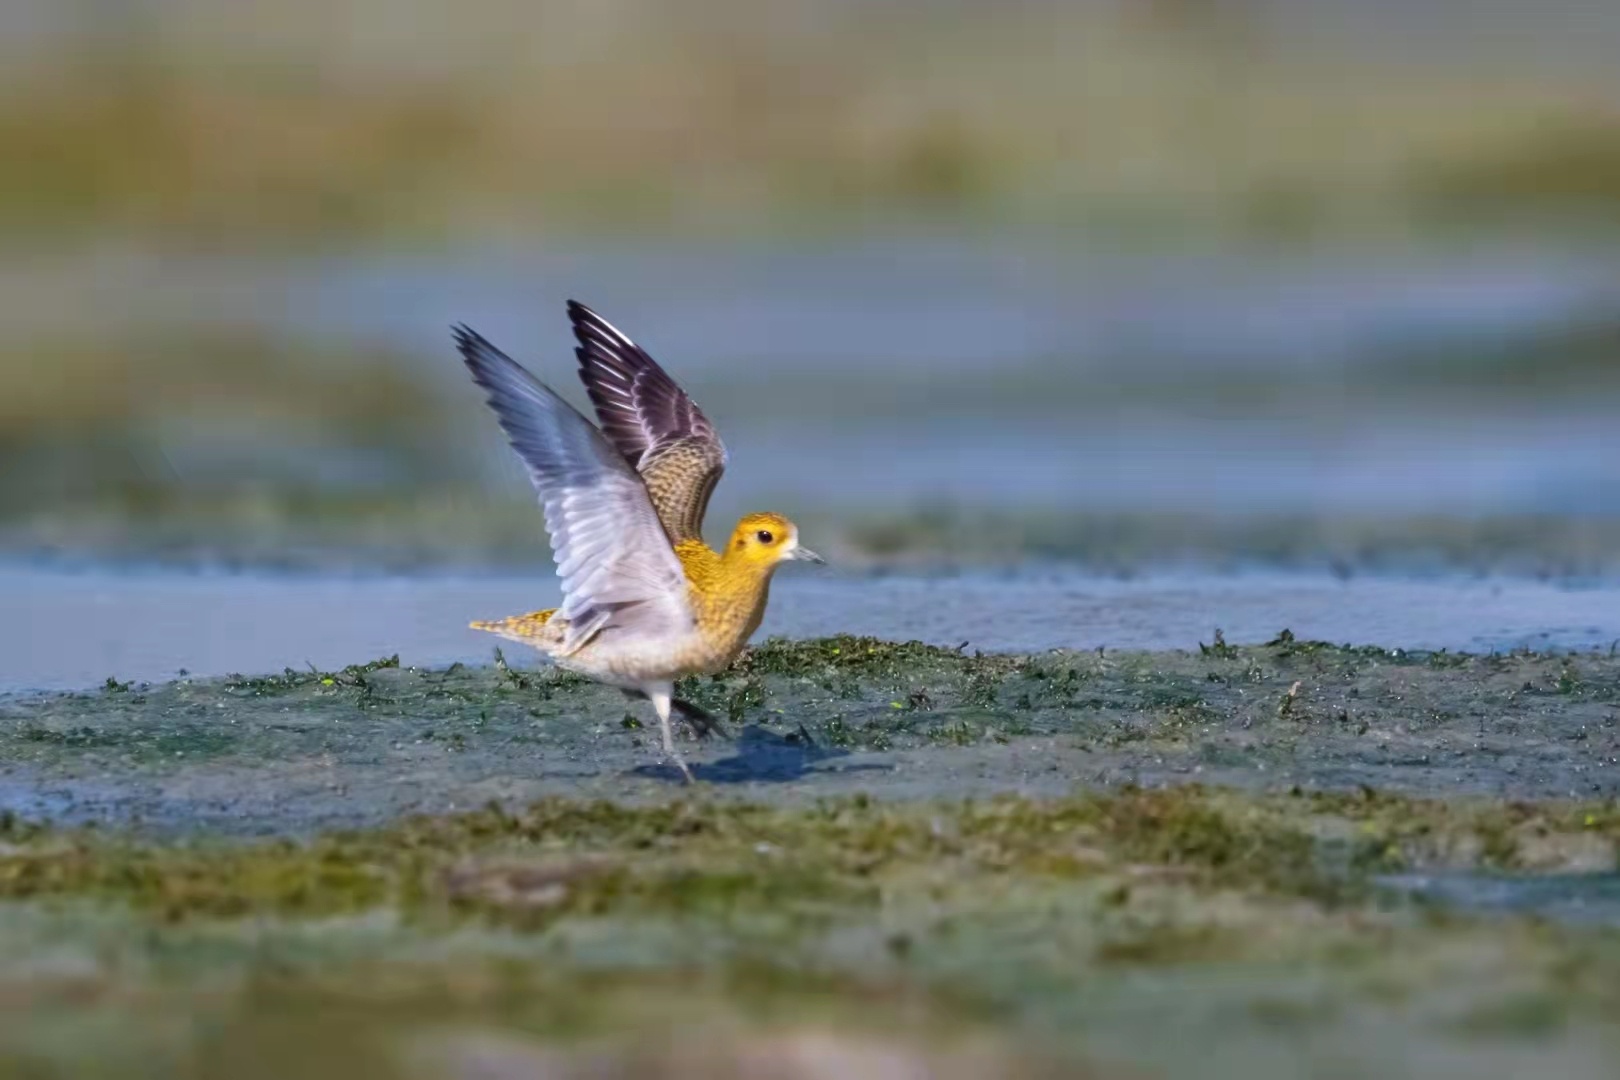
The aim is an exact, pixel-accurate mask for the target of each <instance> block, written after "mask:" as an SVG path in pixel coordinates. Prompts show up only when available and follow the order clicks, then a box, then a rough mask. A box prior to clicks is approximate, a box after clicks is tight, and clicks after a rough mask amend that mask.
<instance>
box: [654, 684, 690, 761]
mask: <svg viewBox="0 0 1620 1080" xmlns="http://www.w3.org/2000/svg"><path fill="white" fill-rule="evenodd" d="M674 689H675V688H674V687H673V686H670V685H669V684H668V683H666V684H664V685H663V686H660V687H658V688H657V689H649V690H648V691H647V696H648V697H650V698H652V703H653V709H654V710H656V711H657V713H658V726H659V727H660V728H662V729H663V733H664V754H665V755H666V756H667V757H668V758H669V759H670V760H671V761H673V762H674V763H675V764H676V766H677V767H679V769H680V770H681V775H682V776H684V777H686V782H687V783H688V784H690V783H691V782H692V770H691V769H688V768H687V767H686V762H685V761H684V760H683V759H682V758H681V754H680V751H679V750H676V749H675V735H674V733H673V732H672V731H671V730H670V727H669V706H670V697H671V694H672V693H673V691H674Z"/></svg>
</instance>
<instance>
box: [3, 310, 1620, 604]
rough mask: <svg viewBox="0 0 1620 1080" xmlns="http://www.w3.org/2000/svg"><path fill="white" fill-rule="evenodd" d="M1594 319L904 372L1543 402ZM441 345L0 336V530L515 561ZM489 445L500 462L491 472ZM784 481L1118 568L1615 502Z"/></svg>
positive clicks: (1341, 551)
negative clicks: (1104, 374)
mask: <svg viewBox="0 0 1620 1080" xmlns="http://www.w3.org/2000/svg"><path fill="white" fill-rule="evenodd" d="M1615 335H1616V331H1615V330H1614V328H1612V327H1574V326H1572V327H1566V328H1562V329H1560V330H1558V331H1556V332H1554V333H1552V334H1549V335H1543V336H1541V337H1537V338H1535V339H1533V340H1527V341H1524V342H1520V343H1518V344H1516V345H1515V344H1514V343H1511V342H1502V343H1501V344H1500V345H1499V346H1498V347H1497V348H1496V349H1495V350H1494V351H1490V352H1489V353H1486V354H1481V353H1477V352H1474V351H1470V352H1468V353H1467V354H1466V355H1460V354H1457V353H1454V352H1450V351H1446V350H1433V351H1429V352H1423V351H1414V350H1412V349H1397V350H1395V351H1393V352H1392V353H1391V355H1390V358H1389V359H1388V360H1387V361H1385V362H1382V363H1370V364H1368V365H1366V367H1365V371H1366V374H1365V376H1358V377H1357V378H1356V379H1355V380H1352V381H1351V382H1349V383H1346V382H1345V381H1344V378H1343V376H1342V375H1341V374H1340V373H1338V372H1336V371H1334V370H1331V369H1328V370H1325V371H1324V370H1316V369H1307V370H1297V371H1292V372H1277V371H1269V372H1262V373H1247V374H1245V373H1221V372H1211V373H1207V374H1202V373H1196V372H1194V373H1189V374H1186V375H1180V376H1177V379H1176V381H1175V384H1174V385H1173V386H1168V387H1167V386H1166V384H1165V383H1164V379H1163V376H1155V377H1153V378H1148V379H1146V380H1136V379H1133V378H1132V375H1131V373H1130V372H1129V371H1128V370H1125V369H1123V368H1120V369H1119V372H1118V377H1117V378H1110V379H1109V380H1108V381H1107V383H1106V384H1104V385H1094V384H1088V385H1087V388H1086V390H1085V393H1084V395H1083V397H1082V396H1081V395H1080V394H1079V392H1078V390H1077V389H1076V388H1075V385H1074V384H1073V382H1072V381H1071V380H1069V379H1068V378H1067V377H1065V376H1063V375H1062V374H1061V369H1062V367H1063V364H1062V363H1061V362H1060V361H1058V360H1056V359H1054V360H1053V361H1052V369H1051V371H1050V372H1048V373H1047V375H1045V376H1042V375H1040V374H1039V373H1038V372H1037V373H1036V374H1035V375H1032V376H1030V377H1027V378H1022V379H1014V380H1008V379H1005V378H1003V377H1002V376H1001V373H999V372H997V371H995V370H991V369H988V368H987V369H986V370H985V371H983V372H982V373H978V374H965V375H963V376H961V377H959V378H956V379H954V380H953V381H952V382H951V383H949V384H937V383H936V384H933V385H932V386H931V388H929V389H928V391H927V393H928V399H929V400H930V402H931V408H934V409H936V410H938V411H939V413H940V415H943V416H954V417H958V418H960V417H962V416H972V415H979V414H975V413H973V412H972V410H973V409H975V408H977V409H979V410H981V412H982V415H984V416H986V417H989V418H991V419H992V421H993V422H1005V418H1007V417H1015V416H1029V415H1044V413H1043V412H1042V410H1045V411H1046V412H1050V410H1051V409H1053V408H1057V409H1059V410H1060V411H1062V412H1063V413H1064V414H1065V415H1069V416H1071V417H1072V418H1073V420H1074V422H1077V423H1078V422H1084V419H1085V418H1086V417H1090V416H1104V415H1107V414H1109V413H1111V412H1113V411H1115V410H1119V409H1124V408H1130V407H1132V406H1134V405H1137V404H1140V403H1148V404H1156V405H1157V406H1159V407H1167V408H1192V409H1196V410H1197V411H1198V412H1199V413H1200V414H1201V415H1206V416H1208V415H1216V413H1214V412H1213V411H1212V410H1216V409H1227V410H1230V412H1231V417H1232V422H1234V423H1248V422H1253V419H1254V417H1255V416H1257V415H1273V414H1274V415H1278V416H1294V417H1296V418H1297V417H1299V416H1302V415H1308V414H1309V410H1313V409H1314V410H1321V409H1322V408H1323V407H1324V406H1323V404H1322V402H1323V401H1324V399H1326V400H1328V401H1329V403H1330V405H1331V406H1332V408H1336V409H1342V408H1344V407H1346V402H1348V401H1354V403H1355V405H1354V407H1355V409H1356V410H1357V411H1361V412H1365V413H1367V414H1368V415H1377V414H1378V412H1379V410H1380V409H1383V408H1386V407H1387V406H1388V405H1389V404H1390V403H1393V402H1399V403H1400V404H1401V405H1402V406H1403V407H1405V408H1411V407H1413V406H1414V405H1419V406H1421V404H1422V403H1424V402H1433V403H1435V404H1436V406H1439V405H1441V404H1442V403H1445V404H1455V403H1456V402H1457V401H1458V400H1459V399H1470V398H1471V399H1474V400H1484V401H1491V400H1496V401H1519V400H1527V401H1528V400H1541V401H1555V402H1556V401H1561V400H1579V399H1581V397H1582V395H1587V396H1589V395H1591V394H1593V393H1611V392H1613V390H1614V389H1616V388H1617V387H1620V364H1617V363H1616V362H1615V357H1616V355H1617V350H1620V343H1617V341H1616V336H1615ZM445 365H448V366H449V367H450V369H451V370H450V371H449V372H448V374H446V373H444V372H439V371H436V370H435V364H434V363H431V362H429V360H428V359H427V358H424V357H421V356H416V355H413V354H411V353H408V352H404V351H401V350H397V349H391V348H387V347H382V346H378V345H367V344H365V343H356V342H346V341H339V340H332V341H320V340H313V339H311V340H297V339H293V338H288V337H284V336H278V335H276V334H273V333H266V332H262V331H253V330H250V329H246V328H242V329H236V330H228V329H206V328H202V327H198V326H192V327H186V326H171V327H169V328H167V329H147V330H142V331H138V332H128V331H121V330H110V331H107V332H106V333H104V334H99V335H98V334H93V333H92V334H87V335H86V336H84V337H82V338H79V339H76V340H69V339H64V338H60V337H57V338H50V339H47V340H44V341H42V342H41V343H39V344H36V345H33V346H30V347H26V348H18V349H15V350H13V351H9V352H6V353H0V551H6V552H11V553H33V554H47V555H62V556H87V557H114V558H117V557H125V556H129V557H135V558H141V559H146V558H157V559H162V560H177V561H180V562H193V561H197V560H202V561H213V560H222V561H225V562H227V563H242V564H252V565H264V566H305V567H321V566H327V567H351V566H353V567H373V568H391V569H402V570H407V569H418V568H428V567H434V566H469V567H472V566H489V565H499V566H533V565H541V564H543V560H544V559H545V558H546V557H547V548H546V544H545V534H544V531H543V529H542V522H541V518H540V515H539V513H538V511H537V509H536V507H535V505H534V502H533V500H532V497H531V496H530V493H529V488H528V485H527V484H526V483H525V482H524V481H523V479H522V476H521V472H520V470H519V469H518V468H517V466H516V464H515V462H513V461H511V460H510V459H509V458H508V452H507V451H506V449H505V447H504V443H503V442H502V441H501V438H500V436H499V433H498V431H497V430H496V429H495V426H494V425H493V424H491V423H490V422H489V420H488V417H487V416H486V415H485V411H484V409H483V407H482V405H481V403H480V400H479V398H478V395H477V394H476V393H474V392H472V391H471V390H470V389H469V388H467V387H464V386H462V385H461V384H460V381H459V379H456V378H455V376H456V374H457V373H456V372H455V371H454V365H453V364H451V363H450V361H449V359H448V358H446V359H444V361H443V363H442V364H440V365H439V366H440V367H444V366H445ZM441 375H445V377H442V378H441V377H440V376H441ZM927 379H928V374H927V372H926V370H918V371H914V372H911V373H909V374H907V373H906V372H904V371H901V372H896V373H894V374H893V375H892V377H891V378H890V379H889V380H888V381H885V379H883V378H881V377H877V376H873V377H866V376H863V377H862V380H861V381H860V382H859V384H858V393H857V392H855V391H852V390H851V387H850V384H847V383H845V382H840V381H839V380H836V379H833V380H827V379H825V378H823V377H821V376H819V375H817V374H816V373H815V372H813V371H812V372H807V373H794V372H787V373H784V374H782V375H776V376H772V379H771V380H770V382H769V385H767V386H763V387H761V386H756V385H753V384H751V383H748V382H742V383H738V382H736V381H735V380H733V381H730V382H727V383H720V384H715V385H712V386H709V385H705V386H704V387H702V388H701V390H702V392H701V393H700V394H699V396H700V397H701V398H702V399H703V400H704V402H705V404H706V407H707V408H709V409H710V410H711V413H712V415H716V416H730V417H735V418H738V420H739V421H740V420H742V419H743V418H746V419H747V421H748V423H749V424H752V425H756V426H758V425H764V426H766V427H769V426H770V425H771V424H772V423H775V422H782V421H786V420H789V419H793V418H798V419H800V420H802V417H803V416H804V415H814V416H824V417H827V418H835V417H836V418H837V420H836V423H838V424H854V425H856V426H857V427H858V426H859V425H860V424H868V425H870V424H878V425H879V426H880V428H881V427H883V426H886V425H887V424H889V422H890V421H889V419H888V418H890V417H893V416H902V415H905V414H906V412H907V410H909V409H910V408H911V404H912V402H913V401H915V400H916V398H917V396H918V394H919V393H920V392H921V390H920V388H921V387H922V386H923V385H925V384H926V382H927ZM918 380H923V382H921V383H919V381H918ZM1324 380H1325V381H1324ZM1526 395H1531V396H1530V397H1527V396H1526ZM1256 410H1259V411H1258V412H1256ZM828 423H834V421H833V420H832V419H829V420H828ZM489 455H494V457H495V458H496V459H497V460H498V461H500V462H502V463H505V464H507V465H509V466H510V468H509V469H507V470H505V471H501V470H500V469H498V468H497V470H496V471H495V472H493V473H492V472H491V470H490V459H489ZM770 494H771V493H770V492H769V491H759V492H755V493H754V495H755V496H766V497H768V496H769V495H770ZM791 503H792V505H793V506H794V517H795V519H796V520H798V521H799V522H800V524H801V526H803V527H805V528H806V529H809V530H811V531H813V532H814V533H815V534H816V535H817V536H819V537H825V538H826V539H825V540H824V541H822V542H821V546H824V547H826V548H828V549H829V551H828V553H829V554H833V555H836V557H837V558H838V559H839V561H841V562H843V563H844V564H845V565H852V564H853V565H861V564H867V565H924V566H926V565H952V564H961V563H969V564H972V563H984V562H1003V561H1009V560H1011V561H1016V560H1018V559H1022V558H1029V557H1036V558H1049V559H1058V560H1076V561H1079V562H1082V563H1085V564H1088V565H1091V566H1093V567H1095V568H1098V569H1101V570H1105V571H1110V572H1126V573H1128V572H1132V571H1134V570H1135V569H1138V568H1140V567H1142V566H1145V565H1148V564H1151V563H1153V562H1162V561H1164V560H1172V561H1174V560H1191V561H1194V562H1213V563H1216V564H1231V563H1243V562H1250V563H1260V564H1266V565H1279V566H1297V567H1311V568H1324V567H1326V568H1332V569H1335V570H1339V571H1343V572H1353V571H1357V570H1364V569H1380V568H1384V569H1399V568H1414V567H1416V568H1433V567H1445V568H1452V569H1456V568H1463V569H1468V570H1477V571H1480V572H1490V571H1513V572H1528V573H1533V574H1539V575H1552V576H1559V577H1567V576H1580V575H1585V574H1600V573H1610V572H1614V571H1616V570H1617V569H1620V523H1617V522H1615V521H1614V520H1612V519H1609V518H1558V517H1552V516H1546V515H1536V514H1525V515H1515V516H1502V515H1495V516H1484V517H1474V518H1456V517H1448V516H1445V515H1443V514H1437V515H1432V516H1425V517H1420V518H1414V517H1403V516H1398V515H1397V516H1394V517H1390V516H1387V515H1385V516H1378V515H1361V516H1357V515H1356V514H1354V513H1351V512H1347V511H1340V512H1335V511H1333V510H1332V509H1331V508H1327V509H1324V510H1323V511H1322V512H1321V513H1308V512H1297V511H1296V512H1291V513H1284V514H1266V513H1243V514H1239V515H1236V516H1233V517H1231V518H1220V517H1218V516H1212V515H1210V514H1207V513H1198V512H1183V511H1180V510H1177V509H1174V508H1170V507H1159V508H1157V509H1153V508H1144V509H1141V510H1126V511H1101V510H1099V509H1097V508H1091V507H1085V506H1078V505H1068V504H1066V503H1056V504H1054V503H1052V502H1050V501H1048V502H1044V503H1042V504H1040V505H1033V504H1032V505H1029V506H1026V507H1023V508H1019V509H1016V510H1013V509H1009V508H1008V507H1005V506H970V505H955V504H951V503H949V502H938V501H937V500H934V499H931V498H928V497H924V496H918V495H913V494H907V493H905V492H899V493H896V494H895V496H894V497H893V499H891V500H889V501H888V502H887V505H886V506H885V507H884V508H883V509H877V508H874V507H872V506H870V505H864V504H855V505H828V504H825V503H817V502H815V501H813V500H808V499H806V498H804V497H802V496H795V497H794V498H792V500H791Z"/></svg>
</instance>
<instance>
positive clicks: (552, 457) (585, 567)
mask: <svg viewBox="0 0 1620 1080" xmlns="http://www.w3.org/2000/svg"><path fill="white" fill-rule="evenodd" d="M455 339H456V347H457V348H458V349H459V350H460V351H461V357H462V359H463V360H465V361H466V363H467V369H468V370H469V371H471V372H472V377H473V381H474V382H476V383H477V384H478V385H479V386H481V387H483V388H484V390H485V391H486V392H487V394H488V397H489V406H490V408H492V409H494V410H495V415H496V417H497V418H498V419H499V420H500V424H501V427H502V428H503V429H504V430H505V431H506V436H507V438H508V439H509V440H511V443H512V449H514V450H516V451H517V453H518V457H520V458H522V459H523V464H524V465H526V466H528V470H529V478H530V480H531V481H533V483H534V489H535V492H536V493H537V494H538V495H539V496H540V505H541V507H542V508H543V509H544V510H545V516H546V531H547V532H548V533H549V534H550V536H551V549H552V552H553V553H554V554H555V556H556V560H557V576H558V577H560V578H561V579H562V588H563V602H562V607H561V609H560V612H561V614H562V615H563V616H564V617H566V618H567V619H568V622H569V626H568V631H567V635H566V637H565V639H564V642H563V649H564V651H565V652H571V651H573V650H574V649H576V648H578V647H579V646H581V645H583V644H585V642H586V641H588V640H590V639H591V637H592V636H593V635H617V634H621V633H623V634H635V635H638V636H639V635H643V634H645V635H648V636H655V637H656V636H660V635H664V634H671V633H680V632H682V631H685V630H687V629H689V628H690V627H691V625H692V621H693V619H692V611H691V607H690V605H689V604H688V603H687V600H686V575H685V573H684V571H682V569H681V564H680V561H679V560H678V559H677V558H676V557H675V552H674V551H673V550H672V549H671V548H670V545H669V540H668V539H667V538H666V537H665V535H664V529H663V527H662V525H661V524H660V522H659V520H658V516H657V514H656V513H655V512H654V510H653V506H652V502H651V501H650V500H649V498H648V496H647V488H646V486H645V485H644V484H643V483H642V481H641V478H640V477H638V476H637V475H636V474H635V473H634V472H632V471H631V470H630V468H629V466H628V465H626V464H625V461H624V458H623V457H622V456H621V455H620V454H619V453H618V452H617V451H615V450H614V448H613V446H612V445H611V444H610V443H609V442H608V441H607V439H605V438H604V437H603V436H602V433H601V432H600V431H598V430H596V428H595V427H593V426H592V425H591V422H590V421H589V420H587V419H585V418H584V417H583V416H581V415H580V414H579V413H578V411H576V410H575V409H574V407H573V406H571V405H569V404H568V403H567V402H566V401H564V400H563V399H562V398H560V397H558V396H557V395H556V393H555V392H553V391H552V390H551V388H550V387H548V386H546V385H545V384H544V383H542V382H540V380H538V379H536V378H535V377H534V376H533V375H530V374H529V373H528V372H527V371H525V370H524V369H523V367H522V366H520V365H519V364H518V363H517V362H516V361H515V360H513V359H512V358H511V357H509V356H507V355H506V354H505V353H503V352H501V351H500V350H499V349H497V348H495V346H493V345H491V344H490V343H489V342H488V341H486V340H484V338H483V337H481V336H479V335H478V334H477V333H475V332H474V331H472V330H470V329H468V328H467V327H465V326H457V327H456V328H455Z"/></svg>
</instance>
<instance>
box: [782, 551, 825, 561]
mask: <svg viewBox="0 0 1620 1080" xmlns="http://www.w3.org/2000/svg"><path fill="white" fill-rule="evenodd" d="M788 558H790V559H797V560H798V561H799V562H813V563H825V562H826V561H827V560H826V559H823V558H822V557H821V556H820V555H817V554H816V553H815V552H813V551H811V550H810V549H809V548H807V547H794V549H793V550H792V551H790V552H788Z"/></svg>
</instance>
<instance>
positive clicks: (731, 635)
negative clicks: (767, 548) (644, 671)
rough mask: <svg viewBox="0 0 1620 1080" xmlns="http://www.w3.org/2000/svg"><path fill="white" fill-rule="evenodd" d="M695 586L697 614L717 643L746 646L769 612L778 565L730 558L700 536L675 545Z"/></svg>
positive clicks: (730, 648)
mask: <svg viewBox="0 0 1620 1080" xmlns="http://www.w3.org/2000/svg"><path fill="white" fill-rule="evenodd" d="M675 554H676V556H677V557H679V559H680V560H681V566H682V567H683V568H684V569H685V571H686V580H687V582H688V583H689V584H690V586H691V597H692V608H693V614H694V615H696V616H697V620H698V625H699V626H700V627H701V628H702V629H703V632H704V634H705V636H707V637H709V638H710V639H711V640H712V641H713V642H714V643H715V644H716V646H717V647H720V648H722V649H724V650H725V651H727V652H730V651H733V650H735V649H740V648H742V646H743V644H744V643H746V642H747V640H748V638H749V637H750V636H751V635H752V634H753V632H754V631H755V630H757V629H759V624H760V620H761V619H763V618H764V616H765V602H766V600H767V599H768V598H769V595H770V587H771V576H772V574H773V573H774V572H775V570H776V567H775V566H774V565H773V564H769V563H765V564H761V563H760V562H757V561H755V560H753V559H745V558H737V557H731V558H728V557H727V556H725V555H722V554H720V553H719V552H717V551H714V550H713V549H711V548H710V547H709V546H708V545H707V544H705V543H703V542H702V541H699V540H687V541H683V542H682V543H679V544H677V545H675Z"/></svg>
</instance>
